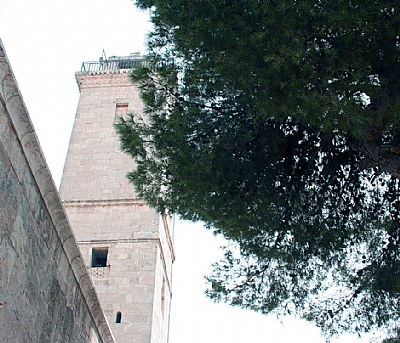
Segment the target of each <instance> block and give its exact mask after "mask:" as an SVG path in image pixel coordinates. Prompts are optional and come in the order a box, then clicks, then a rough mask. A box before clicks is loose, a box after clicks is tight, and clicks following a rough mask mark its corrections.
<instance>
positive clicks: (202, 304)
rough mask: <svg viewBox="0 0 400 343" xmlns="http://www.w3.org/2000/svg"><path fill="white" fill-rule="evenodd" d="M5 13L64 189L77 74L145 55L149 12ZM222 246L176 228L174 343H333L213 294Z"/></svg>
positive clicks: (34, 115)
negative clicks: (212, 276) (208, 282)
mask: <svg viewBox="0 0 400 343" xmlns="http://www.w3.org/2000/svg"><path fill="white" fill-rule="evenodd" d="M0 14H1V19H0V38H1V39H2V41H3V44H4V46H5V49H6V52H7V55H8V58H9V60H10V62H11V66H12V68H13V70H14V73H15V75H16V78H17V82H18V85H19V88H20V90H21V93H22V96H23V98H24V101H25V103H26V106H27V108H28V111H29V113H30V116H31V119H32V121H33V124H34V127H35V130H36V133H37V135H38V137H39V140H40V143H41V146H42V150H43V151H44V154H45V156H46V160H47V163H48V165H49V168H50V170H51V173H52V175H53V178H54V180H55V183H56V185H57V186H58V185H59V183H60V179H61V174H62V169H63V165H64V160H65V155H66V152H67V148H68V142H69V136H70V133H71V129H72V124H73V120H74V116H75V110H76V107H77V104H78V98H79V91H78V87H77V85H76V81H75V78H74V73H75V71H78V70H79V69H80V65H81V63H82V62H83V61H91V60H93V61H96V60H98V58H99V57H100V56H101V54H102V50H103V49H104V50H105V52H106V54H107V56H112V55H116V56H118V55H120V56H121V55H122V56H123V55H128V54H129V53H131V52H135V51H140V52H141V53H144V52H145V48H144V42H145V35H146V32H147V31H148V30H149V28H150V25H149V23H148V20H147V19H148V17H147V14H146V13H143V12H137V11H136V10H135V9H134V7H133V5H132V3H131V1H129V0H68V1H61V0H34V1H32V0H31V1H29V0H0ZM221 244H222V240H218V239H216V238H215V237H213V236H212V234H211V233H210V232H208V231H206V230H205V229H204V228H203V227H202V226H201V225H200V224H190V223H183V222H179V223H178V225H176V230H175V249H176V262H175V266H174V270H173V280H172V283H173V289H172V291H173V298H172V309H171V326H170V327H171V329H170V340H169V342H170V343H204V342H207V343H225V342H227V343H228V342H229V343H242V342H252V343H268V342H271V343H272V342H279V343H280V342H283V343H285V342H291V343H294V342H296V343H302V342H304V343H322V342H325V340H324V339H323V338H322V337H321V336H320V334H319V330H318V329H317V328H315V327H313V326H312V325H311V324H308V323H304V322H301V321H298V320H295V319H292V318H288V319H285V320H284V321H283V323H281V322H279V321H278V320H276V319H274V318H273V317H267V316H262V315H259V314H256V313H253V312H249V311H244V310H240V309H238V308H231V307H228V306H226V305H224V304H213V303H212V302H210V301H209V300H208V299H206V298H205V296H204V289H205V283H204V281H203V276H204V275H205V274H207V273H208V271H209V270H210V264H211V263H213V262H215V261H217V259H218V256H221V253H220V252H219V249H218V246H219V245H221ZM333 342H338V343H347V342H349V343H350V342H352V343H355V342H368V339H366V338H364V339H358V338H357V337H355V336H342V337H340V338H339V339H337V340H334V341H333Z"/></svg>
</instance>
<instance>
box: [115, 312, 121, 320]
mask: <svg viewBox="0 0 400 343" xmlns="http://www.w3.org/2000/svg"><path fill="white" fill-rule="evenodd" d="M121 317H122V314H121V312H117V317H116V318H115V322H116V323H121Z"/></svg>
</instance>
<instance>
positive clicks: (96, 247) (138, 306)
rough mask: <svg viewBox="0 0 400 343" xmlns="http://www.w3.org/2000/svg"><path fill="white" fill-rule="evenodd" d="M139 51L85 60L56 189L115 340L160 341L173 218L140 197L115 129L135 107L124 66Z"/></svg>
mask: <svg viewBox="0 0 400 343" xmlns="http://www.w3.org/2000/svg"><path fill="white" fill-rule="evenodd" d="M142 61H143V60H142V59H141V58H140V57H139V56H128V57H113V58H110V59H108V60H102V59H100V61H99V62H84V63H83V64H82V68H81V71H80V72H77V73H76V80H77V83H78V86H79V90H80V99H79V104H78V108H77V112H76V117H75V123H74V126H73V130H72V135H71V139H70V143H69V148H68V154H67V159H66V162H65V166H64V173H63V177H62V180H61V185H60V195H61V199H62V201H63V204H64V207H65V210H66V212H67V215H68V219H69V221H70V223H71V226H72V229H73V231H74V234H75V236H76V239H77V241H78V245H79V247H80V250H81V253H82V255H83V257H84V259H85V263H86V266H87V268H88V270H89V274H90V275H91V278H92V281H93V282H94V285H95V288H96V291H97V293H98V296H99V299H100V304H101V306H102V308H103V311H104V313H105V315H106V317H107V319H108V321H109V324H110V327H111V330H112V332H113V334H114V336H115V339H116V342H118V343H125V342H132V343H166V342H167V340H168V326H169V308H170V300H171V268H172V263H173V260H174V250H173V245H172V235H171V234H172V224H173V223H172V220H171V218H168V217H167V216H160V215H158V214H157V213H156V212H155V211H154V210H153V209H151V208H150V207H148V206H147V205H146V204H145V203H144V202H143V201H142V200H139V199H138V198H137V197H136V195H135V193H134V190H133V186H132V185H131V184H130V183H129V182H128V181H127V179H126V173H127V172H128V171H129V170H132V168H133V167H134V162H133V160H132V159H131V158H130V157H129V156H127V155H125V154H123V153H121V152H120V148H119V145H120V144H119V140H118V137H117V134H116V132H115V130H114V128H113V124H114V122H115V119H116V118H118V117H119V116H121V115H124V114H126V113H127V112H141V111H142V102H141V99H140V97H139V91H138V88H137V86H136V85H134V84H132V83H131V82H130V80H129V79H128V76H129V70H130V69H131V68H132V67H134V66H135V65H136V64H138V63H142Z"/></svg>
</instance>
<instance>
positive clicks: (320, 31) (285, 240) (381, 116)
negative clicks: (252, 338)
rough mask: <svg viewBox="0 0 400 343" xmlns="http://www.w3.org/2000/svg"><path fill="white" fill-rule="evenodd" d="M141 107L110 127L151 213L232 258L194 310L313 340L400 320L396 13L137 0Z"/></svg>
mask: <svg viewBox="0 0 400 343" xmlns="http://www.w3.org/2000/svg"><path fill="white" fill-rule="evenodd" d="M136 3H137V5H138V6H139V7H141V8H143V9H146V8H150V9H151V12H152V21H153V23H154V28H153V31H152V32H151V33H150V35H149V39H148V47H149V57H148V61H147V62H146V63H145V64H144V65H143V66H142V67H141V68H138V69H136V70H134V71H133V73H132V80H133V81H134V82H138V84H139V87H140V89H141V92H142V98H143V100H144V104H145V111H144V112H145V114H144V117H143V118H142V117H140V115H138V114H130V115H129V116H127V117H126V118H121V119H120V121H119V122H118V124H117V125H116V127H117V130H118V131H119V134H120V138H121V143H122V148H123V150H124V151H126V152H128V153H130V154H131V155H132V156H133V158H134V159H135V161H136V167H135V170H133V171H132V172H131V173H130V174H129V178H130V180H131V181H132V182H133V184H134V185H135V187H136V190H137V192H138V194H139V195H140V196H141V197H142V198H144V199H145V200H147V202H148V203H149V204H150V205H152V206H153V207H155V208H156V209H157V210H158V211H160V212H162V211H165V210H168V211H172V212H175V213H178V214H179V215H181V216H182V217H183V218H186V219H189V220H201V221H204V222H205V223H206V225H207V226H208V227H210V228H212V229H213V230H215V232H217V233H220V234H223V235H224V236H225V237H226V238H227V239H228V240H230V242H231V243H232V244H233V247H232V246H231V247H230V248H227V249H226V254H225V259H224V260H223V261H220V262H219V263H217V264H215V266H214V272H213V274H212V275H211V276H209V277H208V279H209V281H210V285H211V286H210V289H208V290H207V294H208V296H209V297H210V298H212V299H214V300H216V301H221V300H222V301H226V302H228V303H230V304H232V305H235V306H241V307H245V308H250V309H253V310H255V311H260V312H262V313H271V312H274V313H278V314H288V313H293V314H296V315H298V316H300V317H303V318H306V319H308V320H312V321H314V322H315V323H316V324H317V325H318V326H320V327H321V328H322V330H323V331H324V332H325V334H326V335H328V336H329V335H333V334H336V333H339V332H343V331H348V332H359V333H360V332H365V331H370V330H372V329H374V328H385V329H387V330H389V331H390V330H394V327H395V326H396V322H398V321H399V320H400V258H399V256H400V255H399V252H400V220H399V219H400V185H399V179H398V178H399V176H400V163H399V161H400V144H399V133H400V122H399V114H400V112H399V110H400V100H399V99H400V97H399V95H400V94H399V87H400V83H399V80H400V56H399V53H400V38H399V27H400V16H399V6H398V3H397V1H394V0H391V1H390V0H373V1H361V0H355V1H349V0H346V1H344V0H335V1H333V0H326V1H320V0H302V1H293V0H291V1H284V0H283V1H273V0H271V1H257V0H246V1H245V0H238V1H223V0H214V1H213V0H208V1H184V0H174V1H168V0H159V1H158V0H147V1H146V0H137V1H136Z"/></svg>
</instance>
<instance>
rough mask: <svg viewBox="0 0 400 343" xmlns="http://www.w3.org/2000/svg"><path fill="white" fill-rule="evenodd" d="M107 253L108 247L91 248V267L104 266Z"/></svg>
mask: <svg viewBox="0 0 400 343" xmlns="http://www.w3.org/2000/svg"><path fill="white" fill-rule="evenodd" d="M107 255H108V248H93V249H92V267H106V266H107Z"/></svg>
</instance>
